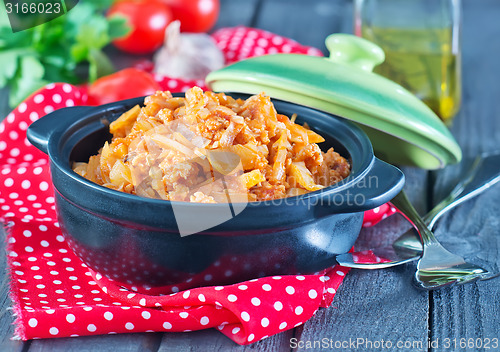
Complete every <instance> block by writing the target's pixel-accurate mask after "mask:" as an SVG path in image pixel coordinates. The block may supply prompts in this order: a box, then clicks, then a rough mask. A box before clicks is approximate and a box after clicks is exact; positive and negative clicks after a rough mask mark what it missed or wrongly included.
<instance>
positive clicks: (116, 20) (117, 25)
mask: <svg viewBox="0 0 500 352" xmlns="http://www.w3.org/2000/svg"><path fill="white" fill-rule="evenodd" d="M131 31H132V27H130V25H129V24H128V23H127V18H126V17H124V16H120V15H114V16H111V17H110V18H108V36H109V38H110V39H111V40H113V39H116V38H122V37H125V36H126V35H127V34H129V33H130V32H131Z"/></svg>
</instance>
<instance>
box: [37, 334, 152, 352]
mask: <svg viewBox="0 0 500 352" xmlns="http://www.w3.org/2000/svg"><path fill="white" fill-rule="evenodd" d="M160 340H161V334H159V333H143V334H120V335H103V336H81V337H78V338H73V337H68V338H59V339H46V340H33V341H32V342H31V345H30V347H29V351H30V352H49V351H50V352H59V351H60V352H95V351H99V352H116V351H120V352H156V351H157V350H158V345H159V344H160Z"/></svg>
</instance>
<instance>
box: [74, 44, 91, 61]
mask: <svg viewBox="0 0 500 352" xmlns="http://www.w3.org/2000/svg"><path fill="white" fill-rule="evenodd" d="M70 53H71V58H72V59H73V60H74V61H75V62H82V61H83V60H86V59H87V57H88V56H89V49H88V47H87V46H86V45H84V44H81V43H76V44H75V45H73V46H72V47H71V50H70Z"/></svg>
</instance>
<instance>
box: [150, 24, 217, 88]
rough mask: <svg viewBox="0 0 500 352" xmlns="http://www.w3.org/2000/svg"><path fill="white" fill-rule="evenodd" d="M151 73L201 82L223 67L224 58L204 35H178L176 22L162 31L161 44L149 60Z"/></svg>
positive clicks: (212, 41)
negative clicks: (162, 40)
mask: <svg viewBox="0 0 500 352" xmlns="http://www.w3.org/2000/svg"><path fill="white" fill-rule="evenodd" d="M153 61H154V64H155V67H154V72H156V73H159V74H162V75H166V76H169V77H172V78H181V79H185V80H195V79H204V78H205V77H206V75H207V74H209V73H210V72H211V71H214V70H217V69H219V68H221V67H222V66H224V55H223V54H222V52H221V51H220V49H219V48H218V47H217V45H216V44H215V41H214V40H213V39H212V38H211V37H210V36H209V35H208V34H205V33H180V22H179V21H173V22H172V23H170V24H169V25H168V27H167V29H166V30H165V43H164V45H163V46H162V47H161V49H160V50H159V51H158V52H157V53H156V55H155V56H154V58H153Z"/></svg>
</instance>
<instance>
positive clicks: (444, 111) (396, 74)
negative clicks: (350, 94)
mask: <svg viewBox="0 0 500 352" xmlns="http://www.w3.org/2000/svg"><path fill="white" fill-rule="evenodd" d="M354 17H355V18H354V26H355V28H354V32H355V34H356V35H358V36H361V37H364V38H366V39H368V40H370V41H372V42H374V43H376V44H378V45H379V46H380V47H381V48H382V49H383V50H384V52H385V56H386V59H385V62H384V63H383V64H381V65H380V66H378V67H377V68H376V69H375V72H377V73H379V74H381V75H383V76H385V77H387V78H389V79H391V80H393V81H395V82H397V83H399V84H401V85H402V86H404V87H405V88H406V89H408V90H409V91H410V92H412V93H413V94H415V95H416V96H417V97H419V98H420V99H421V100H423V101H424V102H425V103H426V104H427V105H428V106H429V107H430V108H431V109H432V110H433V111H434V112H435V113H436V114H437V115H438V116H439V117H440V118H441V119H442V120H443V121H444V122H446V123H450V122H451V120H452V118H453V116H454V115H455V114H456V113H457V112H458V110H459V108H460V102H461V89H462V83H461V43H460V41H461V38H460V37H461V36H460V31H461V3H460V0H355V7H354Z"/></svg>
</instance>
